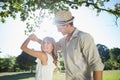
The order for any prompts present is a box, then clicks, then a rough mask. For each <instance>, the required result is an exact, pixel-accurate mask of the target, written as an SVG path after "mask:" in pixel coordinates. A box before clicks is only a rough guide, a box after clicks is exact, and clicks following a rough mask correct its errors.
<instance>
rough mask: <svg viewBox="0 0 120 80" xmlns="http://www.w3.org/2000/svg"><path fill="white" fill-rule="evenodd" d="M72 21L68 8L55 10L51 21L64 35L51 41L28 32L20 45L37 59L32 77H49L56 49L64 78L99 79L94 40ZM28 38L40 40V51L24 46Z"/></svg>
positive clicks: (48, 79) (99, 64) (42, 79)
mask: <svg viewBox="0 0 120 80" xmlns="http://www.w3.org/2000/svg"><path fill="white" fill-rule="evenodd" d="M73 20H74V16H72V14H71V12H70V11H58V12H56V13H55V18H54V23H55V25H56V26H57V29H58V31H59V32H61V33H62V34H63V35H66V36H65V37H63V38H62V39H60V40H59V41H58V42H55V40H54V39H53V38H51V37H45V38H44V39H43V40H41V39H38V38H37V37H36V36H35V35H34V34H32V35H30V36H29V37H28V38H27V39H26V40H25V41H24V43H23V44H22V46H21V49H22V50H23V51H25V52H26V53H27V54H29V55H31V56H34V57H36V58H37V67H36V78H35V79H36V80H52V76H53V71H54V68H55V66H56V67H57V59H58V56H57V50H58V49H59V50H61V51H62V53H63V58H64V64H65V72H66V80H102V71H103V69H104V65H103V63H102V62H101V59H100V56H99V53H98V50H97V48H96V45H95V43H94V40H93V38H92V36H91V35H90V34H88V33H85V32H82V31H80V30H78V29H77V28H76V27H75V26H74V25H73ZM30 40H32V41H36V42H38V43H40V44H41V51H34V50H32V49H30V48H28V47H27V46H28V44H29V42H30Z"/></svg>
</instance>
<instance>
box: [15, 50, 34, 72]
mask: <svg viewBox="0 0 120 80" xmlns="http://www.w3.org/2000/svg"><path fill="white" fill-rule="evenodd" d="M35 59H36V58H35V57H32V56H30V55H28V54H27V53H25V52H24V51H22V53H21V55H19V56H18V57H17V58H16V63H18V64H19V65H20V66H21V69H23V70H28V69H30V70H31V72H33V68H34V66H35V64H36V63H35Z"/></svg>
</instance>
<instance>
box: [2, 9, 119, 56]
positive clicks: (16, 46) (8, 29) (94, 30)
mask: <svg viewBox="0 0 120 80" xmlns="http://www.w3.org/2000/svg"><path fill="white" fill-rule="evenodd" d="M71 12H72V14H73V16H74V17H75V19H74V25H75V27H76V28H78V29H79V30H81V31H84V32H87V33H89V34H91V35H92V37H93V38H94V41H95V44H98V43H100V44H103V45H105V46H107V47H108V48H110V49H111V48H116V47H117V48H120V19H118V26H116V25H115V17H114V16H113V15H110V14H108V13H107V12H101V13H100V14H99V16H96V15H97V13H96V12H95V11H93V10H91V9H89V8H85V7H81V8H79V9H78V10H71ZM25 26H26V25H25V22H22V21H20V18H17V19H16V20H13V19H12V18H8V19H7V20H6V23H1V22H0V51H2V53H0V57H4V56H18V55H20V54H21V52H22V51H21V49H20V46H21V45H22V43H23V42H24V40H25V39H26V38H27V36H25V35H24V30H25V29H26V28H25ZM34 34H36V35H37V37H39V38H41V39H43V38H44V37H46V36H51V37H53V38H54V39H55V40H56V41H58V40H59V39H60V38H62V37H63V36H62V34H61V33H60V32H58V31H57V28H56V26H55V25H53V24H52V20H48V19H45V20H44V22H43V23H42V24H41V27H40V29H37V30H36V32H34ZM29 47H31V48H35V49H36V50H37V49H38V50H39V49H40V45H39V44H37V43H36V42H32V41H31V42H30V45H29Z"/></svg>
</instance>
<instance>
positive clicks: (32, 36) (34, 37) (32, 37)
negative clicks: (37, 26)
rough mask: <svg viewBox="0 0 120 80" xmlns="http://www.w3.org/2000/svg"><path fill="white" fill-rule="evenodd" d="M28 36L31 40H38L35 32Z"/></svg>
mask: <svg viewBox="0 0 120 80" xmlns="http://www.w3.org/2000/svg"><path fill="white" fill-rule="evenodd" d="M28 38H30V40H32V41H38V37H37V36H36V35H35V34H31V35H30V36H29V37H28Z"/></svg>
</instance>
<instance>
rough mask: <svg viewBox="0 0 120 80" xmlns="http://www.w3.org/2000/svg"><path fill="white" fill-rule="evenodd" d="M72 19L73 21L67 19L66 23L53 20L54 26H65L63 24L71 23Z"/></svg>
mask: <svg viewBox="0 0 120 80" xmlns="http://www.w3.org/2000/svg"><path fill="white" fill-rule="evenodd" d="M73 19H74V17H72V18H71V19H69V20H67V21H58V20H56V19H54V24H55V25H65V24H68V23H71V22H73Z"/></svg>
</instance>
